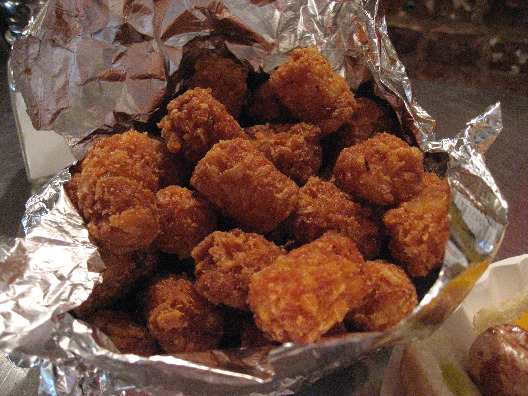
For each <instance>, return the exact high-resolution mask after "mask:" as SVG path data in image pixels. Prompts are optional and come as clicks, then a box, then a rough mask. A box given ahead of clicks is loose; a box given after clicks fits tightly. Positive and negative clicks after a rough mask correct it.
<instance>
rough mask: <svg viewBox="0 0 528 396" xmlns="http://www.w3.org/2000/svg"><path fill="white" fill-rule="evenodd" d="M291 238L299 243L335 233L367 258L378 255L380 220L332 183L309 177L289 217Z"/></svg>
mask: <svg viewBox="0 0 528 396" xmlns="http://www.w3.org/2000/svg"><path fill="white" fill-rule="evenodd" d="M289 221H291V227H292V233H293V237H294V238H295V240H296V241H298V242H300V243H308V242H310V241H313V240H315V239H317V238H319V237H320V236H321V235H323V234H324V233H325V232H326V231H330V230H332V231H335V232H339V233H341V234H343V235H346V236H348V237H349V238H351V239H352V240H353V241H354V242H355V243H356V245H357V247H358V249H359V251H360V252H361V253H362V254H363V256H364V257H365V258H367V259H372V258H375V257H377V256H378V255H379V253H380V250H381V245H382V241H383V235H382V232H381V229H380V228H381V227H380V226H381V219H379V218H378V219H376V218H375V216H374V214H373V213H372V211H371V210H370V209H369V208H367V207H364V206H362V205H361V204H359V203H357V202H354V201H353V200H352V197H350V196H349V195H348V194H346V193H345V192H343V191H341V190H340V189H339V188H337V187H336V186H335V185H334V184H332V183H330V182H327V181H323V180H321V179H320V178H318V177H311V178H310V179H309V180H308V182H307V183H306V184H305V185H304V186H303V187H301V189H300V190H299V201H298V203H297V207H296V209H295V210H294V211H293V213H292V215H291V216H290V219H289Z"/></svg>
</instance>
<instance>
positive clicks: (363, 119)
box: [322, 97, 397, 164]
mask: <svg viewBox="0 0 528 396" xmlns="http://www.w3.org/2000/svg"><path fill="white" fill-rule="evenodd" d="M356 103H357V108H356V111H355V112H354V114H353V115H352V117H351V118H350V119H348V120H347V121H346V122H345V123H344V124H343V126H342V127H341V128H339V129H338V130H337V131H336V132H334V133H332V134H331V135H329V136H327V137H326V139H325V141H324V143H323V142H322V144H323V145H324V148H325V156H326V157H327V159H326V160H327V162H330V163H332V164H334V163H335V161H336V159H337V157H339V153H341V151H342V150H343V149H345V148H347V147H350V146H353V145H354V144H357V143H360V142H363V141H365V140H367V139H370V138H371V137H372V136H374V135H375V134H377V133H383V132H388V133H390V132H392V131H394V130H395V129H396V125H397V124H396V123H395V121H394V120H393V117H392V109H391V108H390V107H389V105H388V104H387V105H383V104H381V103H379V102H377V101H374V100H372V99H369V98H366V97H361V98H356Z"/></svg>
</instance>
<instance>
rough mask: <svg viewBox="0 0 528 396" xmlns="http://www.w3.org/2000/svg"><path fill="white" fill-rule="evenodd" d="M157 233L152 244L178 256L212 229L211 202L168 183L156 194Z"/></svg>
mask: <svg viewBox="0 0 528 396" xmlns="http://www.w3.org/2000/svg"><path fill="white" fill-rule="evenodd" d="M156 204H157V206H158V211H159V223H160V228H161V232H160V234H159V236H158V238H157V239H156V241H155V243H156V246H157V247H158V248H159V249H161V250H162V251H164V252H167V253H172V254H176V255H177V256H178V257H179V258H180V259H185V258H189V257H191V252H192V250H193V249H194V247H195V246H196V245H198V243H200V241H202V239H204V238H205V237H206V236H207V235H209V234H210V233H211V232H213V231H214V230H215V229H216V212H215V210H214V209H213V206H212V205H211V203H210V202H209V201H208V200H207V199H205V198H204V197H202V196H200V195H199V194H198V193H197V192H196V191H192V190H189V189H188V188H185V187H180V186H168V187H165V188H164V189H162V190H159V191H158V192H157V193H156Z"/></svg>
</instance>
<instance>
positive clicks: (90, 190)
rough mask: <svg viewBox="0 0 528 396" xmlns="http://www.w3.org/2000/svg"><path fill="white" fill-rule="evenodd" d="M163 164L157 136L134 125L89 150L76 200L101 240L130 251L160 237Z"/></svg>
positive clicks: (79, 178) (92, 229) (143, 246)
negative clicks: (156, 199) (156, 198)
mask: <svg viewBox="0 0 528 396" xmlns="http://www.w3.org/2000/svg"><path fill="white" fill-rule="evenodd" d="M160 164H161V155H160V151H159V148H158V144H157V142H156V140H155V139H152V138H150V137H149V136H148V135H147V134H146V133H139V132H137V131H134V130H130V131H128V132H125V133H123V134H119V135H113V136H111V137H107V138H102V139H99V140H97V141H95V143H94V144H93V146H92V147H91V148H90V149H89V150H88V152H87V154H86V156H85V158H84V159H83V161H82V163H81V165H80V169H81V170H80V174H79V176H76V177H75V180H74V182H75V184H76V187H75V193H76V199H75V200H74V201H75V202H76V203H77V206H78V208H79V211H80V212H81V214H82V215H83V216H84V218H85V220H86V221H87V223H88V230H89V231H90V234H91V236H92V237H93V238H95V240H96V242H97V243H98V244H100V245H102V246H106V247H108V248H110V249H114V250H115V251H118V252H128V251H134V250H137V249H142V248H145V247H147V246H148V245H149V244H150V243H151V242H152V241H153V240H154V239H155V238H156V236H157V235H158V233H159V225H158V217H157V216H158V215H157V208H156V206H155V205H154V201H153V198H154V193H155V191H156V189H157V187H158V183H159V175H160V168H159V167H160Z"/></svg>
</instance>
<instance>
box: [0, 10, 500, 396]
mask: <svg viewBox="0 0 528 396" xmlns="http://www.w3.org/2000/svg"><path fill="white" fill-rule="evenodd" d="M310 44H315V45H317V46H318V47H319V48H320V50H321V52H323V53H324V54H325V55H326V57H327V58H328V59H329V60H330V62H331V63H332V65H333V67H334V68H335V70H336V71H337V72H338V73H340V74H341V75H342V76H343V77H344V78H345V79H346V80H347V82H348V83H349V84H350V86H351V88H352V89H353V90H358V89H363V87H365V86H368V87H371V89H372V90H373V92H374V93H375V94H376V95H377V96H379V97H382V98H384V99H386V100H387V101H388V102H389V103H390V104H391V106H392V107H393V109H394V110H395V112H396V114H397V116H398V118H399V120H400V123H401V126H402V137H403V138H404V139H406V140H407V141H409V142H410V143H413V144H417V145H418V146H419V147H420V148H421V149H422V150H423V151H424V152H425V153H426V157H428V159H429V160H428V162H427V163H426V166H427V167H428V170H430V171H442V172H446V173H447V175H448V177H449V183H450V188H451V208H450V226H451V237H450V240H449V242H448V243H447V245H446V252H445V258H444V263H443V266H442V268H441V270H440V271H439V273H437V274H435V278H434V279H431V283H430V285H429V286H430V287H429V288H428V291H427V292H425V293H424V296H423V298H422V299H421V301H420V304H419V306H418V307H417V308H416V309H415V310H414V311H413V313H412V314H411V315H410V316H409V317H408V318H407V319H406V320H404V321H403V322H401V323H400V324H399V325H398V326H396V327H395V328H393V329H392V330H390V331H388V332H385V333H354V334H352V333H351V334H349V335H348V336H346V337H344V338H339V339H333V340H329V341H325V342H320V343H315V344H310V345H296V344H284V345H282V346H279V347H274V348H267V349H256V348H240V349H233V350H213V351H209V352H204V353H193V354H182V355H178V356H161V355H159V356H153V357H150V358H143V357H139V356H135V355H125V354H120V353H116V352H113V351H115V348H114V347H113V345H112V344H111V343H110V342H109V340H108V339H105V337H104V335H102V334H100V332H98V331H97V330H94V329H92V328H90V327H88V326H86V325H85V324H84V323H83V322H80V321H78V320H75V319H74V318H73V317H72V316H71V315H70V314H69V313H68V312H69V311H70V310H71V309H72V308H74V307H76V306H78V305H79V304H80V303H81V302H82V301H84V300H85V299H86V298H87V297H88V295H89V294H90V292H91V290H92V289H93V287H94V285H95V284H96V283H97V282H99V281H100V272H101V271H102V270H103V269H104V265H103V263H102V261H101V258H100V256H99V254H98V251H97V248H96V247H95V246H94V245H92V244H91V243H90V241H89V239H88V232H87V230H86V228H85V226H84V223H83V220H82V218H81V217H80V216H79V215H78V214H77V212H76V211H75V209H74V207H73V205H72V204H71V202H70V201H69V199H68V198H67V196H66V194H65V192H64V188H63V184H64V183H65V182H66V181H67V180H69V177H70V175H69V172H68V170H67V169H65V170H63V171H61V172H60V173H58V174H57V175H56V176H54V177H53V178H52V179H51V181H50V182H49V183H47V184H46V185H45V186H44V188H43V189H42V191H41V192H40V193H38V194H36V195H35V196H33V197H32V198H31V199H30V200H29V201H28V203H27V210H26V215H25V217H24V219H23V225H24V230H25V237H23V238H19V239H17V240H16V241H14V244H5V245H4V244H2V246H0V273H1V274H2V278H1V279H0V312H1V315H2V320H1V321H0V348H1V349H2V350H3V351H5V352H6V353H9V354H11V356H17V357H18V358H19V359H20V360H21V361H22V360H23V361H24V362H25V364H30V365H31V364H34V365H36V364H41V367H42V370H41V372H42V383H41V391H42V393H44V394H51V393H53V392H55V394H80V393H84V394H126V393H129V394H137V393H138V392H139V393H140V392H143V394H144V393H148V394H152V395H165V394H204V395H207V394H275V395H278V394H291V393H292V392H294V391H295V390H297V389H299V387H300V386H301V385H302V384H305V383H310V382H313V381H315V380H317V379H318V378H321V377H323V376H325V375H327V374H329V373H332V372H335V371H336V370H338V369H340V368H343V367H347V366H350V365H352V364H354V363H355V362H357V361H358V360H359V359H361V358H362V357H365V356H368V355H372V354H374V353H376V352H377V351H379V350H381V349H384V348H388V347H390V346H393V345H395V344H397V343H400V342H403V341H406V340H411V339H413V338H418V337H423V336H427V335H429V334H430V333H431V332H432V331H433V330H434V329H435V328H437V327H438V326H439V325H440V324H441V323H442V322H443V321H444V320H445V318H446V317H447V316H449V315H450V314H451V313H452V312H453V311H454V310H455V309H456V307H457V306H458V305H459V304H460V302H461V301H462V300H463V299H464V297H465V296H466V295H467V293H468V292H469V291H470V290H471V288H472V286H473V285H474V283H475V282H476V281H477V279H478V278H479V276H480V275H481V274H482V272H483V271H484V270H485V269H486V268H487V266H488V265H489V263H490V262H491V261H492V259H493V257H494V255H495V253H496V252H497V250H498V247H499V245H500V242H501V240H502V237H503V234H504V230H505V227H506V225H507V204H506V202H505V201H504V199H503V198H502V196H501V194H500V192H499V190H498V188H497V186H496V184H495V182H494V180H493V178H492V176H491V175H490V173H489V171H488V170H487V168H486V166H485V163H484V158H483V155H484V153H485V150H486V149H487V147H489V145H490V144H491V143H492V142H493V140H494V139H495V137H496V136H497V134H498V133H500V131H501V129H502V118H501V113H500V104H497V105H495V106H492V107H490V108H489V109H487V110H486V111H485V112H484V113H483V114H482V115H481V116H479V117H477V118H476V119H474V120H472V121H470V122H469V123H468V125H467V128H466V129H465V130H464V131H462V132H461V133H460V134H458V135H457V136H456V137H454V138H452V139H445V140H441V141H436V140H435V137H434V127H435V122H434V120H432V119H431V117H430V116H429V115H428V114H427V112H426V111H425V110H423V109H422V108H421V107H420V106H419V105H418V103H416V101H415V99H414V97H413V93H412V87H411V84H410V81H409V79H408V78H407V76H406V74H405V68H404V66H403V65H402V64H401V62H400V61H399V60H398V58H397V55H396V53H395V51H394V48H393V46H392V44H391V43H390V40H389V38H388V35H387V27H386V24H385V20H384V18H383V17H382V16H380V15H379V13H378V4H377V2H376V1H359V0H356V1H352V0H351V1H339V2H332V1H330V2H326V1H317V0H313V1H307V0H303V1H301V0H292V1H287V0H284V1H247V0H224V1H218V2H214V1H213V2H208V1H198V0H189V1H184V2H174V1H168V0H167V1H163V0H161V1H156V2H153V1H148V0H140V1H131V2H109V1H108V2H107V1H98V2H92V1H91V0H77V1H62V0H49V1H48V2H47V3H46V5H45V6H44V8H43V9H42V10H41V12H40V13H39V15H38V17H37V18H36V20H35V22H34V24H33V25H32V26H31V27H30V28H29V30H28V31H27V32H26V34H25V35H24V36H23V37H22V38H21V39H20V40H19V41H17V43H15V46H14V48H13V54H12V59H11V66H12V68H13V72H14V77H15V79H16V82H17V85H18V87H19V88H20V90H21V92H22V95H23V97H24V100H25V103H26V105H27V108H28V114H29V116H30V118H31V120H32V122H33V125H34V126H35V128H37V129H52V130H55V131H56V132H57V133H59V134H60V135H62V136H63V137H64V138H65V140H66V141H67V142H68V143H69V146H70V148H71V149H72V152H73V154H74V155H75V156H76V157H77V158H80V157H81V156H82V154H83V153H84V152H85V150H86V148H87V147H88V146H89V145H90V143H91V142H92V141H93V139H94V138H96V137H98V136H99V135H101V134H108V133H119V132H121V131H124V130H126V129H128V128H130V127H136V128H138V129H143V130H145V129H148V126H149V123H150V122H151V120H152V119H156V116H157V113H158V112H159V110H160V108H162V106H163V105H164V103H166V101H167V100H168V98H169V97H170V96H171V95H173V94H174V93H175V92H177V91H178V89H179V88H180V86H181V85H182V83H183V82H184V81H185V78H186V70H187V69H186V64H188V62H192V61H193V59H195V57H196V56H197V55H198V54H200V52H201V51H203V50H205V49H210V48H215V49H220V50H222V51H228V52H229V53H231V54H233V55H234V56H236V57H237V58H238V59H240V60H241V61H243V62H244V63H245V64H247V65H250V66H251V67H252V68H253V69H254V70H255V71H257V70H258V71H264V72H271V71H272V70H273V69H274V68H275V67H276V66H277V65H279V64H281V63H282V62H283V61H284V60H285V59H286V57H287V54H288V52H289V51H290V50H291V49H293V48H295V47H297V46H306V45H310ZM50 92H51V94H50ZM367 373H368V370H367ZM366 375H367V376H368V375H369V374H366ZM48 388H49V389H48ZM46 389H48V390H46ZM134 392H136V393H134Z"/></svg>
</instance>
